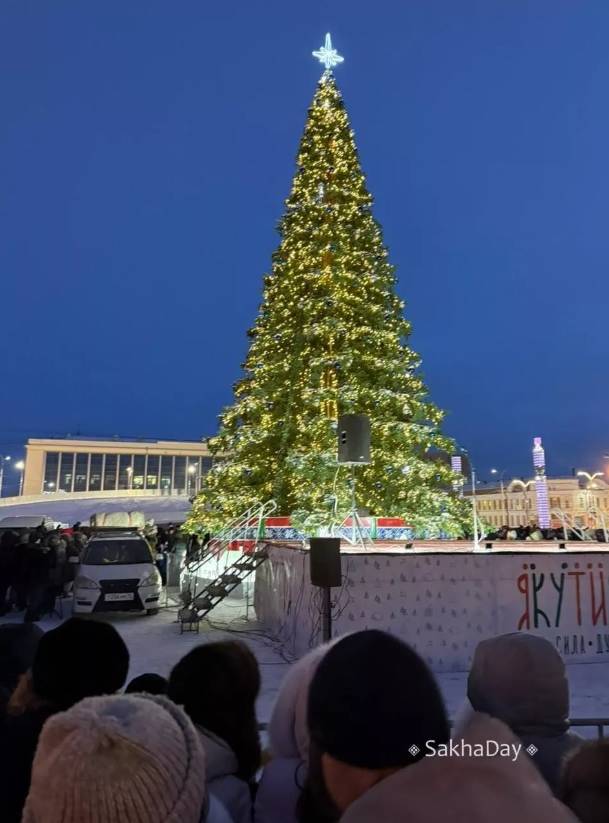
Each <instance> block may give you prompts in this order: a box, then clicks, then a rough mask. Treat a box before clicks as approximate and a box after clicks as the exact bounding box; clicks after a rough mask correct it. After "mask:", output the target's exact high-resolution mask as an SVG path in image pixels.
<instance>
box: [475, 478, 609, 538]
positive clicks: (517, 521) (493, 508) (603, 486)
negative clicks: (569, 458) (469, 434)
mask: <svg viewBox="0 0 609 823" xmlns="http://www.w3.org/2000/svg"><path fill="white" fill-rule="evenodd" d="M547 485H548V497H549V503H550V520H551V523H550V525H551V526H552V528H560V527H562V525H563V522H564V521H566V524H567V525H568V526H572V525H574V526H577V527H579V528H594V529H603V528H607V529H609V485H608V484H607V482H606V481H605V480H603V479H601V478H595V479H594V480H593V481H587V480H583V479H582V478H579V477H557V478H551V477H549V478H548V480H547ZM470 494H471V493H470ZM468 496H469V495H468ZM476 502H477V509H478V514H479V516H480V518H481V519H482V520H483V521H484V522H485V523H487V524H488V525H490V526H492V527H493V528H499V527H501V526H528V525H532V524H536V523H537V496H536V493H535V480H534V478H531V479H529V480H512V481H511V482H509V483H507V484H505V485H504V487H503V490H502V489H501V487H500V486H493V487H484V486H483V487H481V488H480V487H479V488H477V489H476Z"/></svg>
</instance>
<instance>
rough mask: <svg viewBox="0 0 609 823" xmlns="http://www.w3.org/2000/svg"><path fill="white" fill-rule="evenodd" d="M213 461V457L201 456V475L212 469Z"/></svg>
mask: <svg viewBox="0 0 609 823" xmlns="http://www.w3.org/2000/svg"><path fill="white" fill-rule="evenodd" d="M212 463H213V457H202V458H201V471H200V474H201V477H203V475H204V474H207V472H208V471H209V470H210V469H211V467H212Z"/></svg>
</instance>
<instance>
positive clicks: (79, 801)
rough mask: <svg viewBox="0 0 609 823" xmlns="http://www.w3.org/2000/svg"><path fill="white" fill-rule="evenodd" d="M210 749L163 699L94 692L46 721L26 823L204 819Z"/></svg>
mask: <svg viewBox="0 0 609 823" xmlns="http://www.w3.org/2000/svg"><path fill="white" fill-rule="evenodd" d="M205 800H206V797H205V753H204V751H203V747H202V746H201V743H200V741H199V738H198V735H197V733H196V731H195V729H194V727H193V725H192V723H191V722H190V720H189V719H188V717H187V716H186V715H185V714H184V712H183V711H182V710H181V709H180V708H179V707H177V706H176V705H175V704H174V703H172V702H171V701H169V700H167V699H166V698H164V697H153V696H150V695H120V696H112V697H92V698H88V699H86V700H83V701H82V702H81V703H79V704H78V705H76V706H74V707H73V708H71V709H69V710H68V711H66V712H63V713H60V714H56V715H55V716H54V717H52V718H51V719H50V720H49V721H48V722H47V723H46V725H45V727H44V729H43V731H42V734H41V736H40V743H39V745H38V749H37V751H36V757H35V758H34V765H33V769H32V784H31V788H30V791H29V794H28V797H27V801H26V804H25V809H24V812H23V823H84V821H86V822H87V823H127V822H128V823H199V821H200V820H201V819H203V820H205V819H206V817H207V815H206V810H205Z"/></svg>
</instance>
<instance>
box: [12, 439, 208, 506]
mask: <svg viewBox="0 0 609 823" xmlns="http://www.w3.org/2000/svg"><path fill="white" fill-rule="evenodd" d="M211 465H212V457H211V455H210V453H209V449H208V448H207V444H206V443H204V442H188V441H186V442H185V441H172V440H121V439H119V438H115V439H112V440H101V439H96V438H86V439H85V438H82V439H81V438H71V439H65V440H63V439H62V440H59V439H50V440H41V439H40V440H39V439H30V440H28V442H27V445H26V458H25V469H24V476H23V494H24V495H38V494H44V493H47V494H51V493H55V492H64V493H67V494H70V493H74V492H101V491H119V490H125V491H127V490H132V491H144V490H146V491H148V492H150V491H153V492H158V493H159V494H186V495H191V494H195V493H196V492H197V491H198V490H199V488H200V484H201V478H202V477H203V475H204V474H205V473H206V472H208V471H209V469H210V468H211Z"/></svg>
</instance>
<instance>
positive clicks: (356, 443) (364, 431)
mask: <svg viewBox="0 0 609 823" xmlns="http://www.w3.org/2000/svg"><path fill="white" fill-rule="evenodd" d="M338 462H339V463H348V464H363V463H369V462H370V418H369V417H368V416H367V415H365V414H343V415H341V416H340V417H339V418H338Z"/></svg>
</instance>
